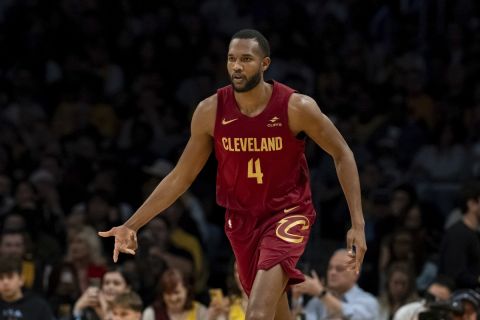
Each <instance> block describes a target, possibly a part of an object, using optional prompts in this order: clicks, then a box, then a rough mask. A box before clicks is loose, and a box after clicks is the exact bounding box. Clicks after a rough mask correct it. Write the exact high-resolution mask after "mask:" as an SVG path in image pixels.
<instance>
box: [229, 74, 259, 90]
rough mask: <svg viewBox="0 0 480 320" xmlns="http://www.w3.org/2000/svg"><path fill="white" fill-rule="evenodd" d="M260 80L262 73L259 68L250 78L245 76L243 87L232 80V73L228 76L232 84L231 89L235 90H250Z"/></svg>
mask: <svg viewBox="0 0 480 320" xmlns="http://www.w3.org/2000/svg"><path fill="white" fill-rule="evenodd" d="M260 80H262V73H261V72H260V70H258V72H257V73H255V74H254V75H253V76H251V77H250V78H246V82H245V84H244V85H243V87H237V86H236V85H235V83H234V81H233V75H232V76H231V77H230V83H231V84H232V87H233V90H235V92H247V91H250V90H252V89H253V88H255V87H256V86H257V85H258V84H259V83H260Z"/></svg>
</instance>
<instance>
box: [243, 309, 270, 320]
mask: <svg viewBox="0 0 480 320" xmlns="http://www.w3.org/2000/svg"><path fill="white" fill-rule="evenodd" d="M267 317H268V313H267V312H266V310H262V309H259V308H257V309H255V308H254V309H251V310H248V311H247V316H246V320H266V319H269V318H267Z"/></svg>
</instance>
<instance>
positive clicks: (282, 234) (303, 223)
mask: <svg viewBox="0 0 480 320" xmlns="http://www.w3.org/2000/svg"><path fill="white" fill-rule="evenodd" d="M296 226H299V228H298V229H297V230H298V231H305V230H308V228H310V222H309V221H308V219H307V218H306V217H305V216H302V215H294V216H289V217H285V218H283V219H282V220H280V221H279V222H278V226H277V230H275V234H276V235H277V237H279V238H280V239H282V240H284V241H286V242H289V243H302V242H303V239H304V238H305V237H304V236H301V235H298V234H294V233H290V230H291V229H293V228H294V227H296Z"/></svg>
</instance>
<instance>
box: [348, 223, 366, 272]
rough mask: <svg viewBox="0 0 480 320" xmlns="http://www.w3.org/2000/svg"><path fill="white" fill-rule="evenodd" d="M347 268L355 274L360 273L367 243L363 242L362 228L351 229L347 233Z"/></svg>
mask: <svg viewBox="0 0 480 320" xmlns="http://www.w3.org/2000/svg"><path fill="white" fill-rule="evenodd" d="M347 251H348V257H349V259H348V261H347V268H348V269H349V270H354V271H355V273H356V274H359V273H360V269H361V267H362V263H363V257H364V256H365V252H366V251H367V242H366V241H365V229H364V228H353V227H352V228H351V229H350V230H348V232H347Z"/></svg>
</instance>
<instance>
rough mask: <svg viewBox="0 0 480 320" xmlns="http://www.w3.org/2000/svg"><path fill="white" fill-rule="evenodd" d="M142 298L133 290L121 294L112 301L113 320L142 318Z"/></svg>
mask: <svg viewBox="0 0 480 320" xmlns="http://www.w3.org/2000/svg"><path fill="white" fill-rule="evenodd" d="M141 317H142V299H140V297H139V296H138V294H136V293H135V292H133V291H129V292H125V293H121V294H119V295H118V296H117V297H115V300H113V302H112V320H140V319H141Z"/></svg>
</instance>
